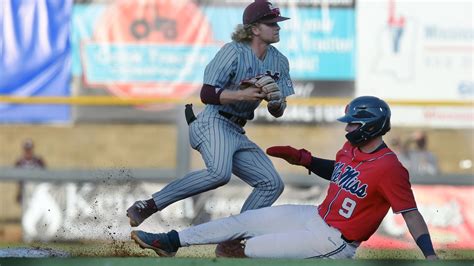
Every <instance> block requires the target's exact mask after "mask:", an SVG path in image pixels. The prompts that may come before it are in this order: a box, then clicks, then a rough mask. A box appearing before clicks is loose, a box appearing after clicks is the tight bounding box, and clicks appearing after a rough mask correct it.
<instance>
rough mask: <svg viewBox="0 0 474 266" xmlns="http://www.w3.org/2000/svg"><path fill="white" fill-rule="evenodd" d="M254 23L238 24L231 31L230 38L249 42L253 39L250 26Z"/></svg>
mask: <svg viewBox="0 0 474 266" xmlns="http://www.w3.org/2000/svg"><path fill="white" fill-rule="evenodd" d="M253 26H255V24H245V25H243V24H239V25H237V27H235V31H234V32H233V33H232V40H233V41H236V42H250V41H252V39H253V32H252V27H253Z"/></svg>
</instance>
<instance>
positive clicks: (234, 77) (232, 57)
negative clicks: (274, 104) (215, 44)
mask: <svg viewBox="0 0 474 266" xmlns="http://www.w3.org/2000/svg"><path fill="white" fill-rule="evenodd" d="M289 71H290V67H289V64H288V59H287V58H286V57H285V56H284V55H283V54H282V53H280V52H279V51H278V50H277V49H276V48H275V47H273V46H272V45H269V46H268V49H267V53H266V55H265V58H264V59H263V60H260V59H258V58H257V56H256V55H255V54H254V52H253V51H252V48H251V47H250V45H249V44H247V43H240V42H230V43H227V44H225V45H224V47H222V48H221V49H220V50H219V52H218V53H217V54H216V56H215V57H214V58H213V59H212V61H211V62H210V63H209V64H208V65H207V67H206V70H205V71H204V83H205V84H209V85H212V86H215V87H219V88H223V89H227V90H238V89H239V84H240V82H241V81H242V80H244V79H248V78H252V77H255V76H257V75H259V74H266V73H269V74H270V75H272V77H275V76H276V77H278V81H277V83H278V86H279V87H280V90H281V92H282V95H283V97H287V96H290V95H292V94H294V90H293V85H292V83H291V79H290V73H289ZM260 102H261V101H252V102H250V101H245V102H236V103H231V104H226V105H207V106H206V108H213V109H217V110H222V111H225V112H228V113H231V114H233V115H236V116H239V117H243V118H246V119H249V120H250V119H253V117H254V110H255V109H256V108H257V107H258V105H259V104H260Z"/></svg>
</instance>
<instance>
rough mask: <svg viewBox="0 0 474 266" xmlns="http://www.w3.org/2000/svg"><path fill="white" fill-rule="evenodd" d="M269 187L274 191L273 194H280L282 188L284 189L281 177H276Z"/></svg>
mask: <svg viewBox="0 0 474 266" xmlns="http://www.w3.org/2000/svg"><path fill="white" fill-rule="evenodd" d="M271 189H272V190H273V191H274V192H275V193H274V194H275V195H280V194H281V193H283V190H285V183H283V180H281V178H278V179H276V180H274V182H272V184H271Z"/></svg>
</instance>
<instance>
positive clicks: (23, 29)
mask: <svg viewBox="0 0 474 266" xmlns="http://www.w3.org/2000/svg"><path fill="white" fill-rule="evenodd" d="M1 5H2V9H1V10H0V94H2V95H9V96H69V95H70V78H71V60H70V40H69V39H70V18H71V13H72V0H48V1H46V0H38V1H17V0H3V1H2V4H1ZM70 118H71V114H70V107H69V106H62V105H59V106H58V105H18V104H0V122H2V123H24V122H28V123H45V122H55V123H56V122H60V123H62V122H68V121H70Z"/></svg>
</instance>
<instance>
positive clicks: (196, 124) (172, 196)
mask: <svg viewBox="0 0 474 266" xmlns="http://www.w3.org/2000/svg"><path fill="white" fill-rule="evenodd" d="M287 19H288V18H285V17H282V16H281V15H280V11H279V9H278V8H274V7H273V6H272V4H271V3H269V2H267V1H262V0H257V1H255V2H253V3H251V4H250V5H248V6H247V7H246V9H245V11H244V13H243V24H241V25H238V26H237V28H236V30H235V32H234V33H233V34H232V39H233V41H232V42H230V43H227V44H225V45H224V46H223V47H222V48H221V49H220V51H219V52H218V53H217V54H216V56H215V57H214V58H213V59H212V61H211V62H210V63H209V64H208V65H207V67H206V69H205V72H204V84H203V86H202V89H201V100H202V102H203V103H205V104H206V107H205V109H204V110H203V111H202V112H201V113H200V114H199V115H198V116H197V119H196V120H195V121H193V122H192V123H191V124H190V128H189V134H190V143H191V146H192V147H193V148H194V149H195V150H197V151H199V152H200V153H201V155H202V158H203V159H204V162H205V164H206V167H207V168H206V169H203V170H200V171H196V172H192V173H189V174H187V175H185V176H184V177H182V178H181V179H177V180H175V181H173V182H171V183H170V184H168V185H167V186H166V187H164V188H163V189H162V190H161V191H159V192H156V193H154V194H153V195H152V198H151V199H149V200H143V201H137V202H135V203H134V204H133V205H132V206H131V207H130V208H129V209H128V210H127V216H128V217H129V218H130V224H131V226H138V225H140V224H141V223H142V222H143V221H144V220H145V219H146V218H148V217H149V216H150V215H152V214H153V213H155V212H157V211H160V210H162V209H164V208H165V207H166V206H168V205H170V204H172V203H174V202H176V201H178V200H181V199H184V198H188V197H191V196H193V195H196V194H199V193H202V192H205V191H208V190H212V189H215V188H217V187H219V186H222V185H225V184H227V182H229V180H230V178H231V174H232V173H233V174H235V175H236V176H237V177H239V178H240V179H242V180H243V181H245V182H246V183H247V184H249V185H251V186H252V187H253V188H254V189H253V191H252V193H251V194H250V196H249V197H248V198H247V200H246V201H245V203H244V205H243V206H242V209H241V211H242V212H243V211H246V210H250V209H257V208H262V207H267V206H270V205H272V203H274V202H275V201H276V200H277V198H278V197H279V196H280V194H281V193H282V192H283V188H284V185H283V182H282V180H281V178H280V176H279V174H278V173H277V172H276V170H275V167H274V166H273V164H272V162H271V161H270V159H269V158H268V157H267V155H266V154H265V152H264V151H262V150H261V149H260V148H259V147H258V146H257V145H256V144H255V143H254V142H252V141H251V140H249V139H248V137H247V136H246V135H245V130H244V125H245V124H246V122H247V121H248V120H252V119H253V118H254V110H255V109H256V108H257V107H258V106H259V105H260V104H261V103H262V101H265V102H266V104H267V109H268V111H269V112H270V113H271V114H272V115H273V116H274V117H280V116H282V115H283V113H284V111H285V108H286V97H287V96H290V95H292V94H294V90H293V86H292V82H291V79H290V74H289V64H288V59H287V58H286V57H285V56H284V55H283V54H281V53H280V52H279V51H278V50H277V49H276V48H275V47H274V46H272V45H271V44H272V43H276V42H278V41H279V38H280V36H279V31H280V26H279V25H278V22H281V21H284V20H287ZM228 244H229V243H228ZM234 244H235V242H234ZM221 247H223V246H221ZM224 247H225V246H224ZM218 250H219V249H218ZM218 250H216V253H217V254H218V255H222V256H225V254H223V253H222V254H219V251H218Z"/></svg>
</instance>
